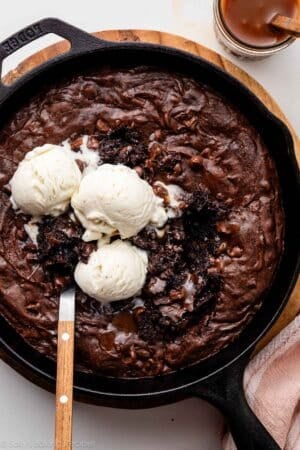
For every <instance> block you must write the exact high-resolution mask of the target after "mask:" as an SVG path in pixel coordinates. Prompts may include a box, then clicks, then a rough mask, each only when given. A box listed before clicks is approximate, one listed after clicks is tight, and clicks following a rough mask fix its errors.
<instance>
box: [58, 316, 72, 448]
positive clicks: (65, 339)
mask: <svg viewBox="0 0 300 450" xmlns="http://www.w3.org/2000/svg"><path fill="white" fill-rule="evenodd" d="M73 369H74V321H73V320H72V321H59V322H58V332H57V373H56V408H55V410H56V415H55V450H72V413H73V374H74V370H73Z"/></svg>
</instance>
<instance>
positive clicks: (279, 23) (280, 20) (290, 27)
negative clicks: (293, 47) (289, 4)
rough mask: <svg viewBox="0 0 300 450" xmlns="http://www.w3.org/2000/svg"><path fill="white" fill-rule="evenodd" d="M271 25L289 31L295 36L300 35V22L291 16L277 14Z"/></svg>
mask: <svg viewBox="0 0 300 450" xmlns="http://www.w3.org/2000/svg"><path fill="white" fill-rule="evenodd" d="M271 25H273V26H274V27H276V28H280V29H281V30H284V31H287V32H288V33H289V34H291V35H292V36H295V37H300V22H299V21H298V20H296V19H292V18H291V17H287V16H281V15H280V14H277V15H276V16H275V17H274V18H273V19H272V21H271Z"/></svg>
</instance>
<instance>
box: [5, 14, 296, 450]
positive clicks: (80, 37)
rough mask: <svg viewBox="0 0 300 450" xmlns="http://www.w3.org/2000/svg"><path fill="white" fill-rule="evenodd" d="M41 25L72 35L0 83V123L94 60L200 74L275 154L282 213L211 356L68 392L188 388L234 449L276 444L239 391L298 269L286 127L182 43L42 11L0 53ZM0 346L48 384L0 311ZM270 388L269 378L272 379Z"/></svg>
mask: <svg viewBox="0 0 300 450" xmlns="http://www.w3.org/2000/svg"><path fill="white" fill-rule="evenodd" d="M47 33H56V34H58V35H59V36H62V37H64V38H66V39H67V40H68V41H70V43H71V49H70V50H69V51H68V52H67V53H65V54H63V55H60V56H58V57H56V58H54V59H52V60H51V61H49V62H47V63H45V64H43V65H42V66H40V67H38V68H36V69H34V70H33V71H31V72H30V73H29V74H27V75H25V76H23V78H21V79H19V80H18V81H17V82H15V84H13V85H11V86H5V85H3V84H1V83H0V127H1V126H2V125H3V123H4V122H5V120H6V118H7V117H8V116H9V115H10V114H11V113H13V112H14V111H15V110H17V108H18V105H19V104H20V103H21V102H24V101H26V99H29V98H30V96H31V95H33V94H34V93H35V92H36V91H37V90H38V89H39V88H40V87H41V86H42V85H43V83H49V82H51V80H55V79H58V78H59V77H61V76H62V75H67V74H69V73H72V71H74V70H78V69H80V68H83V67H84V68H86V67H88V66H93V65H95V64H97V65H99V64H107V63H116V62H117V64H120V65H122V64H128V63H133V64H143V63H146V64H154V65H156V66H162V67H167V68H168V69H171V70H175V71H180V72H183V73H185V74H188V75H191V76H193V77H194V78H195V79H199V80H201V81H203V82H205V83H207V84H208V85H210V86H211V87H212V88H213V89H215V90H216V91H218V92H220V93H221V94H222V95H223V96H224V97H226V98H227V99H228V100H229V101H231V102H233V103H235V104H237V105H238V107H239V108H240V110H241V111H242V112H243V113H244V114H245V115H246V116H247V117H248V119H249V120H250V122H251V123H252V124H253V125H254V126H255V127H256V128H257V129H259V130H260V132H261V134H262V137H263V139H264V141H265V143H266V144H267V146H268V149H269V151H270V152H271V154H272V156H273V159H274V160H275V163H276V166H277V170H278V174H279V178H280V183H281V188H282V197H283V205H284V210H285V215H286V231H285V250H284V254H283V257H282V260H281V263H280V267H279V269H278V272H277V275H276V277H275V279H274V282H273V284H272V286H271V287H270V289H269V292H268V294H267V295H266V297H265V299H264V302H263V306H262V308H261V310H260V311H259V312H258V313H257V314H256V316H255V318H254V320H253V321H252V322H251V324H250V325H249V326H248V327H247V328H246V329H245V330H244V331H243V333H242V334H241V335H240V337H239V339H238V340H237V341H236V342H234V343H233V344H232V345H230V346H228V347H227V348H225V349H224V350H222V351H221V352H219V353H218V354H217V355H216V356H214V357H212V358H210V359H207V360H206V361H204V362H201V363H198V364H195V365H193V366H190V367H187V368H184V369H181V370H178V371H176V372H174V373H171V374H169V375H164V376H159V377H153V378H146V379H145V378H144V379H117V378H109V377H101V376H98V375H97V376H96V375H94V374H84V373H81V372H76V373H75V380H74V385H75V387H74V393H75V398H77V399H78V400H81V401H85V402H88V403H95V404H100V405H106V406H112V407H119V408H146V407H153V406H158V405H163V404H166V403H171V402H176V401H178V400H180V399H184V398H186V397H190V396H197V397H201V398H203V399H206V400H208V401H209V402H211V403H213V404H214V405H215V406H217V407H218V408H219V409H220V410H221V411H222V412H223V413H224V414H225V416H226V418H227V420H228V422H229V425H230V427H231V431H232V434H233V436H234V439H235V442H236V444H237V447H238V449H239V450H278V449H279V447H278V445H277V444H276V443H275V441H274V440H273V439H272V437H271V436H270V435H269V433H268V432H267V431H266V429H265V428H264V427H263V425H262V424H261V423H260V422H259V420H258V419H257V418H256V416H255V415H254V414H253V412H252V411H251V409H250V408H249V406H248V404H247V401H246V399H245V396H244V391H243V384H242V380H243V372H244V368H245V366H246V364H247V362H248V360H249V357H250V354H251V352H252V350H253V348H254V346H255V344H256V343H257V342H258V341H259V339H260V338H261V337H262V336H263V334H264V333H265V332H266V331H267V330H268V329H269V328H270V326H271V325H272V324H273V322H274V321H275V319H276V318H277V317H278V315H279V314H280V312H281V310H282V309H283V307H284V305H285V304H286V302H287V300H288V298H289V295H290V293H291V291H292V288H293V286H294V284H295V281H296V276H297V274H298V269H299V247H300V243H299V229H300V215H299V214H298V213H297V208H298V204H299V198H300V186H299V173H298V167H297V162H296V159H295V154H294V150H293V141H292V138H291V135H290V133H289V131H288V129H287V127H286V126H285V125H284V124H283V123H282V122H281V121H279V120H278V119H277V118H275V117H274V116H273V115H272V114H271V113H270V112H269V111H268V110H267V109H266V108H265V106H264V105H263V104H262V103H261V102H260V101H259V100H258V99H257V98H256V97H255V96H254V95H253V94H252V93H251V92H250V91H249V90H248V89H247V88H246V87H245V86H243V85H242V84H241V83H240V82H239V81H237V80H236V79H234V78H233V77H231V76H229V75H228V74H226V73H224V72H223V71H222V70H220V69H219V68H217V67H216V66H214V65H212V64H210V63H208V62H207V61H205V60H203V59H201V58H197V57H195V56H192V55H190V54H188V53H185V52H183V51H178V50H175V49H173V48H168V47H163V46H159V45H150V44H143V43H136V42H134V43H131V42H126V43H115V42H107V41H103V40H100V39H97V38H96V37H93V36H91V35H89V34H88V33H86V32H84V31H81V30H79V29H77V28H74V27H73V26H71V25H68V24H66V23H64V22H61V21H59V20H57V19H45V20H42V21H40V22H37V23H35V24H33V25H30V26H29V27H27V28H25V29H23V30H22V31H21V32H19V33H16V34H15V35H13V36H12V37H10V38H9V39H7V40H6V41H5V42H2V43H1V44H0V73H1V63H2V62H3V60H4V59H5V58H6V57H7V56H8V55H10V54H11V53H13V52H14V51H16V50H17V49H19V48H20V47H22V46H24V45H26V44H27V43H28V42H30V41H33V40H35V39H37V38H38V37H40V36H42V35H45V34H47ZM0 348H1V354H2V357H3V359H4V360H6V361H7V362H8V363H9V364H10V365H11V366H13V367H14V368H15V369H16V370H18V371H19V372H20V373H22V374H23V375H24V376H26V377H27V378H28V379H30V380H31V381H33V382H35V383H36V384H38V385H41V386H42V387H44V388H46V389H48V390H50V391H54V389H55V363H54V362H53V361H50V360H49V359H47V358H46V357H44V356H42V355H40V354H38V353H37V352H36V351H35V350H33V349H32V348H31V347H30V346H29V345H27V344H26V343H24V341H23V340H22V339H21V338H20V337H19V336H18V335H17V334H16V332H15V331H14V330H13V329H12V328H11V327H10V326H9V325H8V324H7V323H6V321H5V320H4V319H3V318H1V317H0ZM274 396H276V386H274Z"/></svg>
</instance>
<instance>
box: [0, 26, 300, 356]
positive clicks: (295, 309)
mask: <svg viewBox="0 0 300 450" xmlns="http://www.w3.org/2000/svg"><path fill="white" fill-rule="evenodd" d="M94 34H95V35H96V36H97V37H100V38H103V39H107V40H111V41H144V42H151V43H157V44H163V45H167V46H170V47H176V48H179V49H182V50H185V51H188V52H191V53H193V54H195V55H198V56H201V57H202V58H204V59H207V60H208V61H210V62H212V63H214V64H216V65H217V66H219V67H221V68H222V69H223V70H224V71H225V72H228V73H229V74H231V75H233V76H234V77H236V78H237V79H238V80H240V81H241V82H242V83H244V84H245V85H246V86H247V87H248V88H249V89H250V90H251V91H252V92H253V93H254V94H256V95H257V97H259V98H260V100H261V101H262V102H263V103H264V104H265V105H266V106H267V108H269V109H270V111H272V112H273V114H275V115H276V116H278V117H279V118H280V119H281V120H282V121H283V122H285V123H286V125H287V126H288V127H289V129H290V131H291V133H292V136H293V139H294V143H295V148H296V152H297V158H298V161H299V163H300V141H299V139H298V137H297V136H296V133H295V131H294V130H293V128H292V126H291V125H290V123H289V122H288V120H287V119H286V117H285V116H284V114H283V112H282V111H281V109H280V108H279V106H278V105H277V104H276V102H275V101H274V100H273V98H272V97H271V96H270V95H269V94H268V92H267V91H266V90H265V89H264V88H263V87H262V86H261V85H260V84H259V83H258V82H257V81H256V80H254V79H253V78H252V77H251V76H250V75H249V74H247V73H246V72H244V71H243V70H242V69H240V68H239V67H238V66H236V65H235V64H233V63H232V62H230V61H229V60H227V59H226V58H224V57H223V56H221V55H219V54H218V53H216V52H214V51H212V50H210V49H208V48H206V47H203V46H202V45H200V44H198V43H196V42H193V41H190V40H188V39H185V38H183V37H180V36H176V35H173V34H169V33H163V32H160V31H149V30H109V31H100V32H97V33H94ZM68 45H69V44H68V43H67V42H66V41H61V42H59V43H57V44H54V45H51V46H50V47H47V48H45V49H43V50H41V51H39V52H38V53H35V54H34V55H32V56H30V57H29V58H27V59H25V60H24V61H23V62H22V63H21V64H19V65H18V67H17V68H16V69H14V70H12V71H11V72H10V73H9V74H7V75H6V77H5V79H4V81H5V83H7V84H11V83H13V82H14V81H15V80H16V79H17V78H19V77H20V76H21V75H23V74H24V73H26V72H28V71H29V70H31V69H33V68H34V67H36V66H38V65H40V64H42V63H43V62H45V61H47V60H49V59H51V58H53V57H54V56H57V55H58V54H60V53H63V52H65V51H66V50H67V49H68ZM299 313H300V281H299V280H298V283H297V285H296V287H295V289H294V291H293V293H292V295H291V298H290V300H289V303H288V304H287V306H286V307H285V309H284V311H283V313H282V314H281V316H280V318H279V319H278V320H277V322H276V323H275V325H274V326H273V328H272V329H271V330H270V331H269V333H268V334H267V335H266V336H265V337H264V339H263V340H262V341H261V343H260V344H259V347H258V349H260V348H262V347H263V346H264V345H266V344H267V343H268V342H269V341H270V340H271V339H272V337H273V336H275V335H276V334H277V333H279V331H280V330H281V329H282V328H284V327H285V326H286V325H287V324H288V323H289V322H291V320H292V319H293V318H294V317H295V316H296V315H297V314H299Z"/></svg>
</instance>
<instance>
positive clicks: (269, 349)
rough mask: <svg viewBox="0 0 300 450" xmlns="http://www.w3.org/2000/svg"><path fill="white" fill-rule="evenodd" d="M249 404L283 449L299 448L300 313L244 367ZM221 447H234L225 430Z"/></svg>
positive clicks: (292, 449) (233, 448) (226, 449)
mask: <svg viewBox="0 0 300 450" xmlns="http://www.w3.org/2000/svg"><path fill="white" fill-rule="evenodd" d="M244 386H245V391H246V397H247V399H248V402H249V405H250V406H251V408H252V409H253V411H254V412H255V414H256V415H257V416H258V417H259V419H260V420H261V422H262V423H263V424H264V426H265V427H266V428H267V430H268V431H269V432H270V433H271V435H272V436H273V437H274V439H275V440H276V441H277V442H278V444H279V446H280V447H281V448H282V449H284V450H300V316H297V317H296V318H295V319H294V321H293V322H292V323H290V324H289V325H288V326H287V327H286V328H285V329H284V330H282V331H281V333H280V334H278V335H277V336H276V337H275V338H274V339H273V340H272V341H271V342H270V343H269V344H268V345H267V346H266V347H265V348H264V349H263V350H262V351H261V352H260V353H259V354H258V355H257V356H255V357H254V358H253V360H252V361H251V362H250V364H249V366H248V367H247V369H246V373H245V378H244ZM222 443H223V448H224V450H235V449H236V447H235V445H234V443H233V440H232V437H231V435H230V434H229V433H228V432H227V431H226V432H225V435H224V437H223V440H222Z"/></svg>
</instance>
